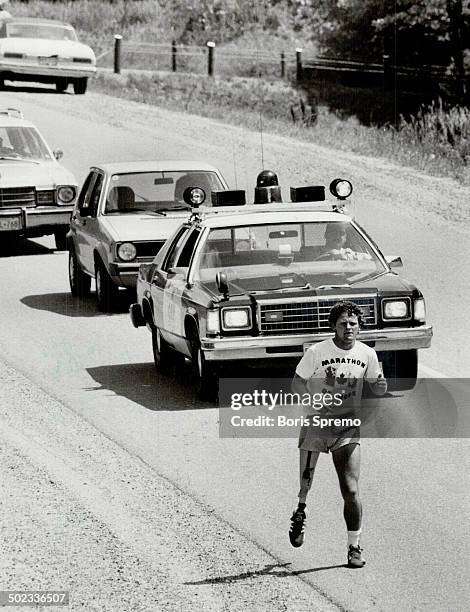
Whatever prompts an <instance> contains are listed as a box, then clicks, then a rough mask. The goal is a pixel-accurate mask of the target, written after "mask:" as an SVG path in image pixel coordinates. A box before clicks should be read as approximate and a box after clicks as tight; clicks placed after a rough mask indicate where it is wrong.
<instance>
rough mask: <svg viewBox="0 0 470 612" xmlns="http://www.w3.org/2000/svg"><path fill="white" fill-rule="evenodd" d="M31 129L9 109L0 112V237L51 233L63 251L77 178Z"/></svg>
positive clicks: (16, 110) (35, 131) (32, 126)
mask: <svg viewBox="0 0 470 612" xmlns="http://www.w3.org/2000/svg"><path fill="white" fill-rule="evenodd" d="M61 156H62V151H60V150H57V151H52V150H51V148H50V147H49V145H48V144H47V143H46V141H45V140H44V138H43V137H42V135H41V133H40V132H39V131H38V129H37V128H36V126H35V125H34V124H33V123H32V122H31V121H28V120H26V119H25V118H24V117H23V114H22V113H21V111H20V110H18V109H15V108H0V237H5V236H26V237H28V238H29V237H31V238H33V237H38V236H44V235H46V234H54V236H55V242H56V246H57V248H58V249H61V250H63V249H65V246H66V238H65V237H66V234H67V231H68V227H69V220H70V215H71V213H72V210H73V204H74V202H75V198H76V195H77V180H76V179H75V177H74V176H73V174H72V173H71V172H69V170H67V169H66V168H64V166H62V165H61V164H60V163H59V162H58V160H59V159H60V158H61Z"/></svg>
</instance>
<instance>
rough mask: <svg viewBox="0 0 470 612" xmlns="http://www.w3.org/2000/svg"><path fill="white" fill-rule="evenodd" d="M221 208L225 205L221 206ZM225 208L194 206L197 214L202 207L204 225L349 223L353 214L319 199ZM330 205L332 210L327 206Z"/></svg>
mask: <svg viewBox="0 0 470 612" xmlns="http://www.w3.org/2000/svg"><path fill="white" fill-rule="evenodd" d="M221 208H222V207H221ZM223 208H224V210H221V209H217V208H215V209H214V208H212V209H211V208H205V209H201V208H200V209H197V210H195V211H194V212H195V214H196V215H197V214H198V211H201V213H200V214H201V215H202V217H201V221H200V222H202V224H203V225H204V227H208V228H211V229H213V228H218V227H227V226H230V227H242V226H245V225H267V224H274V223H282V224H287V223H308V222H310V223H312V222H314V223H322V222H323V223H329V222H332V221H342V222H343V223H350V222H351V221H352V217H350V216H349V215H348V214H345V213H342V212H338V211H333V210H332V205H331V204H330V205H328V204H326V205H325V203H322V204H319V203H318V202H302V203H301V204H298V203H291V202H286V203H284V204H281V205H279V204H276V205H267V204H254V205H246V206H237V207H233V208H232V209H231V210H230V208H228V207H223ZM328 208H329V210H328Z"/></svg>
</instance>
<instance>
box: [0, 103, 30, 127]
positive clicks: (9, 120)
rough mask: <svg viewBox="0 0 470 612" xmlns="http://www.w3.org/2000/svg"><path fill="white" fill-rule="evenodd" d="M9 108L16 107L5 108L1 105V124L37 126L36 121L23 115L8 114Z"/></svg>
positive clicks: (7, 125)
mask: <svg viewBox="0 0 470 612" xmlns="http://www.w3.org/2000/svg"><path fill="white" fill-rule="evenodd" d="M8 110H15V109H3V108H1V107H0V126H1V127H36V126H35V125H34V123H32V122H31V121H28V120H27V119H23V117H22V116H20V115H17V114H14V113H13V114H7V111H8Z"/></svg>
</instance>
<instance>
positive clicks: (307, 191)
mask: <svg viewBox="0 0 470 612" xmlns="http://www.w3.org/2000/svg"><path fill="white" fill-rule="evenodd" d="M290 199H291V202H324V201H325V188H324V187H323V185H310V186H308V187H291V188H290Z"/></svg>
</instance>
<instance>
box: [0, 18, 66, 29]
mask: <svg viewBox="0 0 470 612" xmlns="http://www.w3.org/2000/svg"><path fill="white" fill-rule="evenodd" d="M8 23H31V24H37V25H56V26H64V27H67V28H72V27H73V26H72V24H70V23H67V22H66V21H61V20H60V19H44V18H43V17H12V19H9V20H8Z"/></svg>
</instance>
